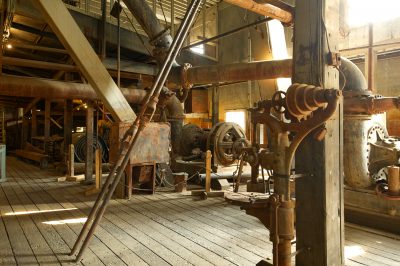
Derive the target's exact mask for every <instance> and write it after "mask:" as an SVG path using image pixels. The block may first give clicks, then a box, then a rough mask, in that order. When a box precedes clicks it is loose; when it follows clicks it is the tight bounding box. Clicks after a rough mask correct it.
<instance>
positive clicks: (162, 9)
mask: <svg viewBox="0 0 400 266" xmlns="http://www.w3.org/2000/svg"><path fill="white" fill-rule="evenodd" d="M172 1H174V0H172ZM158 4H159V5H160V7H161V12H162V14H163V16H164V21H165V27H166V28H167V27H168V23H167V17H166V16H165V13H164V8H163V5H162V0H159V1H158ZM171 24H172V21H171Z"/></svg>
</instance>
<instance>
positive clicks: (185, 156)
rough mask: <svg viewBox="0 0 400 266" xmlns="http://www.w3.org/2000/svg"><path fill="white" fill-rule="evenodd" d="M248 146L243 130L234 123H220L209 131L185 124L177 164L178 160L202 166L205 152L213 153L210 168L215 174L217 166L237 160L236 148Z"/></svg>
mask: <svg viewBox="0 0 400 266" xmlns="http://www.w3.org/2000/svg"><path fill="white" fill-rule="evenodd" d="M249 144H250V142H249V141H248V140H247V139H246V134H245V132H244V130H243V129H242V128H241V127H240V126H239V125H238V124H236V123H229V122H221V123H218V124H216V125H215V126H213V127H212V128H211V129H210V130H208V129H202V128H200V127H199V126H197V125H195V124H187V125H185V126H184V127H183V128H182V133H181V140H180V158H179V159H178V164H179V160H180V161H181V162H183V164H185V165H190V162H192V165H202V163H203V162H204V158H205V153H206V151H207V150H210V151H212V153H213V154H212V168H213V171H214V172H216V171H217V169H218V166H229V165H232V164H234V163H235V162H236V161H237V159H238V154H236V153H235V152H236V151H237V148H239V147H247V146H249ZM188 168H189V167H188ZM194 168H196V167H195V166H194Z"/></svg>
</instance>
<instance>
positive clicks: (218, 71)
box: [182, 59, 292, 84]
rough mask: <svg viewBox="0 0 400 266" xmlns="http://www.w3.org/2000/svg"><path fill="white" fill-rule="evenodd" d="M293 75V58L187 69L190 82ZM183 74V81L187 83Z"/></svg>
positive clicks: (215, 81) (214, 81) (288, 76)
mask: <svg viewBox="0 0 400 266" xmlns="http://www.w3.org/2000/svg"><path fill="white" fill-rule="evenodd" d="M290 77H292V59H285V60H271V61H258V62H250V63H235V64H227V65H213V66H200V67H192V68H189V69H188V70H187V73H186V79H187V82H188V83H190V84H215V83H218V82H235V81H247V80H263V79H276V78H290ZM184 79H185V75H183V80H182V83H185V80H184Z"/></svg>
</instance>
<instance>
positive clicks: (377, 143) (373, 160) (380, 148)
mask: <svg viewBox="0 0 400 266" xmlns="http://www.w3.org/2000/svg"><path fill="white" fill-rule="evenodd" d="M341 71H342V72H343V75H342V76H343V77H341V80H340V82H341V86H342V87H343V95H344V121H343V135H344V140H343V144H344V145H343V157H344V158H343V166H344V181H345V184H346V185H347V186H349V187H352V188H356V189H367V188H374V187H375V185H376V181H377V180H378V179H385V178H386V173H385V171H384V168H385V167H386V166H389V165H391V164H398V158H399V155H398V150H397V148H396V147H397V146H398V144H399V141H398V140H397V139H395V138H391V137H389V135H388V133H387V129H386V114H385V112H384V111H386V110H389V109H392V108H397V106H398V104H397V98H384V97H381V96H379V95H373V94H372V93H371V91H368V86H367V82H366V80H365V78H364V75H363V74H362V72H361V71H360V70H359V69H358V67H357V66H356V65H354V64H353V63H352V62H351V61H349V60H348V59H346V58H342V66H341ZM344 77H345V78H344Z"/></svg>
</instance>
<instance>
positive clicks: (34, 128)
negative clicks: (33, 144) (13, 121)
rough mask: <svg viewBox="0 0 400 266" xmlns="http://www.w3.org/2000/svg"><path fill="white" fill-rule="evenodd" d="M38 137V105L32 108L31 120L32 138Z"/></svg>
mask: <svg viewBox="0 0 400 266" xmlns="http://www.w3.org/2000/svg"><path fill="white" fill-rule="evenodd" d="M36 136H37V109H36V105H35V106H34V107H33V108H32V120H31V138H33V137H36Z"/></svg>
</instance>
